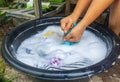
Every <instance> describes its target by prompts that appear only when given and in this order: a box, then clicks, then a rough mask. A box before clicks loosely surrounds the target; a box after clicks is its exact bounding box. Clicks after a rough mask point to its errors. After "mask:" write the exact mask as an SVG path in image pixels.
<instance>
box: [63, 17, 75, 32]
mask: <svg viewBox="0 0 120 82" xmlns="http://www.w3.org/2000/svg"><path fill="white" fill-rule="evenodd" d="M76 21H77V18H76V17H75V16H73V15H69V16H67V17H65V18H63V19H61V29H62V30H63V31H64V32H67V31H68V30H69V29H70V28H72V27H73V23H74V22H76Z"/></svg>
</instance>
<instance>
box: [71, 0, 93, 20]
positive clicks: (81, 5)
mask: <svg viewBox="0 0 120 82" xmlns="http://www.w3.org/2000/svg"><path fill="white" fill-rule="evenodd" d="M91 1H92V0H78V2H77V5H76V7H75V9H74V11H73V13H72V15H73V16H74V17H75V18H76V19H78V18H79V17H80V15H81V14H82V13H83V11H84V10H86V9H87V8H88V7H89V5H90V3H91Z"/></svg>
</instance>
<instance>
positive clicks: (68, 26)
mask: <svg viewBox="0 0 120 82" xmlns="http://www.w3.org/2000/svg"><path fill="white" fill-rule="evenodd" d="M72 24H73V23H72V22H69V23H68V24H67V25H66V28H65V31H68V30H69V29H70V28H71V27H72Z"/></svg>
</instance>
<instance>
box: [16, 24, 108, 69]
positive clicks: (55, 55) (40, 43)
mask: <svg viewBox="0 0 120 82" xmlns="http://www.w3.org/2000/svg"><path fill="white" fill-rule="evenodd" d="M62 37H63V32H62V30H61V29H60V26H48V28H46V29H45V30H44V31H40V32H38V33H37V34H36V35H33V36H32V37H30V38H28V39H26V40H24V41H23V42H22V43H21V45H20V46H19V48H18V50H17V54H16V58H17V59H18V60H20V61H21V62H23V63H25V64H28V65H30V66H33V67H37V68H43V69H48V70H70V69H77V68H83V67H86V66H90V65H93V64H95V63H98V62H100V61H101V60H103V59H104V58H105V57H106V53H107V48H106V44H105V43H104V42H103V41H102V40H101V39H100V38H98V37H97V36H96V35H95V34H93V33H92V32H90V31H87V30H86V31H84V33H83V36H82V38H81V39H80V41H79V43H76V44H74V45H72V46H69V45H62V44H61V43H62V42H63V40H62Z"/></svg>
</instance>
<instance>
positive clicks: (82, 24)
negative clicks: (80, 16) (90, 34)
mask: <svg viewBox="0 0 120 82" xmlns="http://www.w3.org/2000/svg"><path fill="white" fill-rule="evenodd" d="M77 26H78V28H79V29H82V30H85V29H86V27H87V25H86V24H85V23H84V22H82V21H80V22H79V23H78V24H77Z"/></svg>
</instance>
